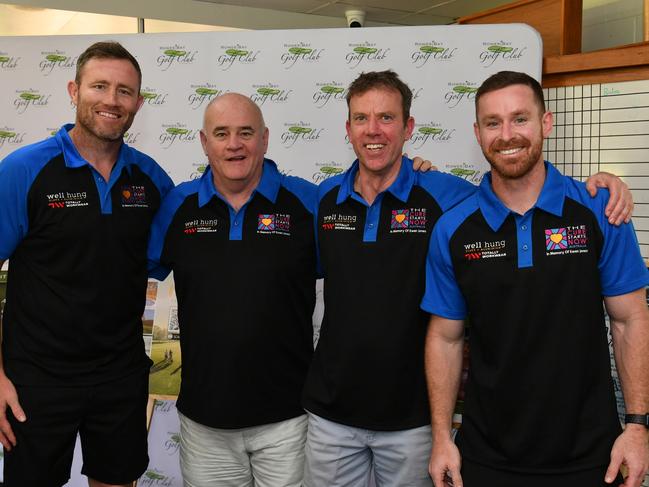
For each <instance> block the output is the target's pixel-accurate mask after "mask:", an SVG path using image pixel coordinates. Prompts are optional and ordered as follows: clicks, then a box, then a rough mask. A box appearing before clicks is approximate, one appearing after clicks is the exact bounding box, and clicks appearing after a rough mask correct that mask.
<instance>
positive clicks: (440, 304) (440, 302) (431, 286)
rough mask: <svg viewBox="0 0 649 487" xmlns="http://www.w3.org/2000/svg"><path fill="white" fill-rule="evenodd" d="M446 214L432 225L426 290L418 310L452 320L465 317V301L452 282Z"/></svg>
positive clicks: (453, 277) (448, 229) (452, 269)
mask: <svg viewBox="0 0 649 487" xmlns="http://www.w3.org/2000/svg"><path fill="white" fill-rule="evenodd" d="M447 216H448V214H445V215H443V216H442V218H440V220H439V221H438V222H437V224H436V225H435V228H434V229H433V234H432V235H431V238H430V243H429V247H428V255H427V256H426V291H425V292H424V297H423V299H422V300H421V309H423V310H424V311H427V312H428V313H431V314H435V315H438V316H443V317H444V318H448V319H452V320H461V319H464V318H465V317H466V314H467V310H466V302H465V301H464V296H463V295H462V292H461V291H460V288H459V286H458V284H457V281H456V279H455V270H454V268H453V262H452V260H451V253H450V249H449V241H450V237H451V235H452V234H451V233H450V232H449V231H450V230H454V229H455V228H456V226H454V227H453V228H449V226H448V223H449V222H450V219H449V218H448V217H447Z"/></svg>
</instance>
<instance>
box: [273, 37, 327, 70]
mask: <svg viewBox="0 0 649 487" xmlns="http://www.w3.org/2000/svg"><path fill="white" fill-rule="evenodd" d="M284 47H286V48H287V49H286V52H284V53H282V55H281V57H280V60H281V62H282V66H284V69H291V68H292V67H293V66H295V65H296V64H297V63H314V62H317V61H319V60H320V57H321V56H322V53H323V52H324V49H316V48H313V47H311V44H307V43H304V42H298V43H296V44H284Z"/></svg>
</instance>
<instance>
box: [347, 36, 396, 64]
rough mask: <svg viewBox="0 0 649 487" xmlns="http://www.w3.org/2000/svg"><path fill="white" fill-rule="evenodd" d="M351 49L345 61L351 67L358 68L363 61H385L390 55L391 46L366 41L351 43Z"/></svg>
mask: <svg viewBox="0 0 649 487" xmlns="http://www.w3.org/2000/svg"><path fill="white" fill-rule="evenodd" d="M349 47H350V48H351V51H350V52H348V53H347V55H346V56H345V61H347V64H348V65H349V68H350V69H354V68H356V67H357V66H358V65H359V64H361V63H362V62H377V61H384V60H385V59H386V58H387V57H388V53H389V52H390V48H387V49H384V48H380V47H376V44H374V43H371V42H364V43H362V44H349Z"/></svg>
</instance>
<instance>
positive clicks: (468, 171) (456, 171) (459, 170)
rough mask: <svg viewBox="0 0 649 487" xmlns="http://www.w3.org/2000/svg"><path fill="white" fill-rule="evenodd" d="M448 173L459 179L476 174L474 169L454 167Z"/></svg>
mask: <svg viewBox="0 0 649 487" xmlns="http://www.w3.org/2000/svg"><path fill="white" fill-rule="evenodd" d="M450 172H451V174H453V175H454V176H459V177H462V176H473V175H474V174H475V173H476V171H475V169H463V168H461V167H454V168H453V169H451V171H450Z"/></svg>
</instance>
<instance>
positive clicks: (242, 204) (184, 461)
mask: <svg viewBox="0 0 649 487" xmlns="http://www.w3.org/2000/svg"><path fill="white" fill-rule="evenodd" d="M201 143H202V146H203V150H204V152H205V154H206V155H207V158H208V161H209V167H208V169H207V170H206V171H205V173H204V174H203V176H202V177H201V178H200V179H197V180H193V181H189V182H186V183H183V184H180V185H179V186H178V187H176V188H175V189H174V190H173V191H172V192H171V193H170V194H169V196H168V197H167V198H166V199H165V201H164V202H163V204H162V207H161V209H160V212H159V213H158V216H157V217H156V218H155V220H154V224H153V229H152V233H151V243H150V246H149V260H150V266H151V269H152V272H151V273H152V275H153V276H154V277H156V278H159V279H163V278H164V277H165V276H166V275H167V274H168V273H169V271H170V270H173V273H174V281H175V284H176V295H177V298H178V318H179V321H180V327H181V330H182V333H181V336H180V345H181V349H182V356H183V368H182V382H181V386H180V395H179V397H178V402H177V407H178V411H179V413H180V465H181V470H182V475H183V480H184V482H185V485H186V486H188V487H203V486H207V485H219V486H233V487H241V486H248V487H251V486H253V485H257V486H260V487H274V486H280V485H281V486H283V487H299V486H301V485H302V477H303V471H304V441H305V438H306V426H307V421H306V415H305V414H304V411H303V410H302V408H301V405H300V393H301V391H302V386H303V384H304V378H305V376H306V372H307V369H308V365H309V361H310V360H311V355H312V353H313V327H312V322H311V316H312V313H313V308H314V304H315V280H316V250H315V237H314V235H313V214H314V212H315V202H316V187H315V185H313V184H312V183H309V182H307V181H305V180H303V179H300V178H296V177H292V176H284V175H282V174H281V173H280V172H279V170H278V169H277V166H276V165H275V163H274V162H273V161H271V160H270V159H265V158H264V154H265V153H266V149H267V147H268V129H267V128H266V126H265V124H264V119H263V116H262V113H261V110H260V109H259V107H258V106H257V105H255V103H254V102H252V101H251V100H250V99H249V98H248V97H246V96H243V95H240V94H236V93H228V94H225V95H222V96H220V97H218V98H215V99H214V100H212V101H211V102H210V104H209V105H208V106H207V108H206V110H205V117H204V123H203V129H202V130H201Z"/></svg>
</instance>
